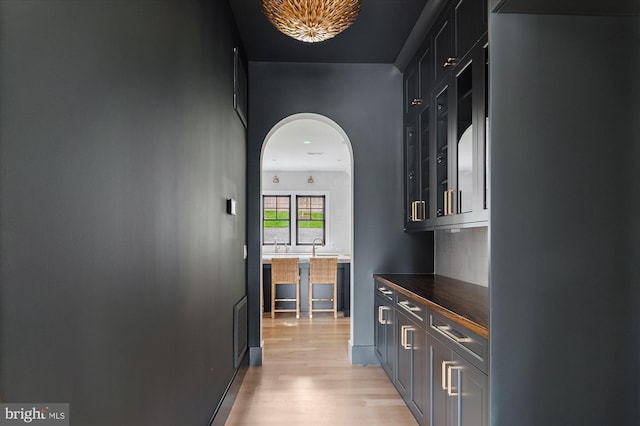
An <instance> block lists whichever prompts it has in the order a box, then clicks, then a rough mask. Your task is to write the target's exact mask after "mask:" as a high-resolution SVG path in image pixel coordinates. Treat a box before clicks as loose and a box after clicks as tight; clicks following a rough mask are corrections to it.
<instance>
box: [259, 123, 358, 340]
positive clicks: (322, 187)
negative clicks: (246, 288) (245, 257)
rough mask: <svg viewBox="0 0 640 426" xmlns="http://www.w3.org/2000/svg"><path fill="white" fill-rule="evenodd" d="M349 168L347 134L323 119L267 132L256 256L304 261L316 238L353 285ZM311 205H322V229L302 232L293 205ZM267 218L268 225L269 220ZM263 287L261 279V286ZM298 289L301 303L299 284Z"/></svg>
mask: <svg viewBox="0 0 640 426" xmlns="http://www.w3.org/2000/svg"><path fill="white" fill-rule="evenodd" d="M353 164H354V162H353V150H352V147H351V142H350V140H349V137H348V135H347V134H346V132H345V131H344V130H343V129H342V128H341V127H340V125H338V124H337V123H336V122H335V121H333V120H332V119H330V118H328V117H326V116H323V115H320V114H314V113H299V114H293V115H291V116H288V117H286V118H284V119H282V120H281V121H279V122H278V123H276V124H275V125H274V126H273V127H272V128H271V130H270V131H269V132H268V133H267V135H266V137H265V139H264V142H263V144H262V151H261V159H260V172H261V179H260V196H261V203H260V205H261V206H262V208H261V210H260V212H261V213H260V215H261V216H260V222H261V229H260V231H261V236H260V243H261V251H260V255H261V259H263V261H264V260H265V259H269V256H273V255H274V254H283V253H286V254H287V255H291V256H299V257H300V258H301V259H304V258H305V256H306V257H307V258H308V257H309V256H310V254H311V251H312V248H313V243H312V241H313V240H317V239H318V238H320V239H322V240H323V241H324V242H325V244H324V246H323V247H317V248H316V249H317V250H318V252H319V253H322V254H330V255H334V254H335V255H339V256H340V259H341V260H342V261H343V262H349V265H350V268H348V274H349V275H348V277H349V279H348V282H349V283H352V282H353V258H352V253H353V229H354V225H353ZM314 201H318V202H320V201H321V202H320V204H319V205H321V206H322V211H323V215H324V216H323V217H324V218H325V219H326V220H325V221H324V226H323V227H322V228H321V229H320V228H315V229H309V228H306V229H303V228H302V227H300V226H298V221H297V220H295V218H296V217H297V216H298V213H299V207H298V206H299V205H301V204H302V203H303V202H306V203H312V202H314ZM267 204H268V206H269V208H268V209H267V208H266V206H267ZM274 209H275V213H274ZM284 212H289V213H288V214H284ZM266 216H268V217H266ZM272 216H273V218H274V219H275V220H273V221H271V220H269V219H270V218H272ZM265 219H266V220H265ZM265 223H266V225H265ZM267 261H268V260H267ZM302 261H304V260H302ZM261 277H262V274H261ZM263 284H264V283H263V281H262V279H261V282H260V285H261V288H263ZM267 287H268V286H267ZM301 291H302V292H303V295H301V300H302V301H304V300H306V299H305V296H304V295H305V293H306V288H305V286H304V285H301ZM347 292H348V293H347V294H348V295H349V297H348V306H347V309H346V310H345V312H350V311H351V303H352V302H351V300H352V297H351V296H352V290H351V286H349V287H348V288H347ZM339 299H340V297H339ZM262 300H263V307H262V308H261V323H260V324H261V327H260V328H261V330H262V313H263V312H264V310H265V308H264V307H265V306H266V305H267V304H268V303H265V302H266V301H267V300H269V299H268V298H267V297H264V294H263V296H262ZM301 305H302V306H301V308H302V309H301V310H302V315H304V314H306V306H305V303H304V302H303V303H302V304H301ZM267 309H268V308H267ZM351 335H353V325H351Z"/></svg>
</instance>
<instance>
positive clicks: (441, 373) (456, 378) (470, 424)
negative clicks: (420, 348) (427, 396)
mask: <svg viewBox="0 0 640 426" xmlns="http://www.w3.org/2000/svg"><path fill="white" fill-rule="evenodd" d="M427 342H428V346H429V357H430V362H429V373H430V380H429V384H430V387H431V389H432V391H431V392H432V393H431V415H432V417H431V421H432V423H431V425H432V426H488V424H489V412H488V411H489V378H488V376H487V375H486V374H485V373H483V372H482V371H480V370H479V369H478V368H477V367H475V366H474V365H472V364H471V363H469V362H468V361H467V360H466V359H464V358H463V357H461V356H459V355H458V354H457V353H456V352H455V351H453V350H452V349H450V348H449V347H448V346H447V345H445V344H443V343H442V342H440V341H439V340H438V339H436V338H435V337H433V336H432V335H431V334H428V336H427Z"/></svg>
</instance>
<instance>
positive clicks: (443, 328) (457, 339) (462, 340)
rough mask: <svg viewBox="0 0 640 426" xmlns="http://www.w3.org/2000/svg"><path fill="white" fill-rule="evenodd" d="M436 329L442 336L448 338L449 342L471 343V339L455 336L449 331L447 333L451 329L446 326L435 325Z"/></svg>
mask: <svg viewBox="0 0 640 426" xmlns="http://www.w3.org/2000/svg"><path fill="white" fill-rule="evenodd" d="M436 329H437V330H438V331H439V332H441V333H442V334H444V335H445V336H447V337H448V338H450V339H451V340H453V341H454V342H457V343H467V342H471V341H472V339H471V337H467V336H464V335H463V336H462V337H458V336H456V335H455V334H453V333H452V332H451V331H449V330H451V327H449V326H448V325H436Z"/></svg>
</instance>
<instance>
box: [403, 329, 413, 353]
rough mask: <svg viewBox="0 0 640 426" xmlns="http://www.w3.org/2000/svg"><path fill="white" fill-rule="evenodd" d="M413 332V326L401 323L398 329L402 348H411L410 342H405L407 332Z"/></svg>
mask: <svg viewBox="0 0 640 426" xmlns="http://www.w3.org/2000/svg"><path fill="white" fill-rule="evenodd" d="M410 331H411V332H414V331H415V328H413V327H411V326H410V325H403V326H402V328H401V331H400V345H401V346H402V347H403V348H404V349H407V350H409V349H411V348H412V346H411V343H408V342H407V340H408V339H407V334H408V333H409V332H410Z"/></svg>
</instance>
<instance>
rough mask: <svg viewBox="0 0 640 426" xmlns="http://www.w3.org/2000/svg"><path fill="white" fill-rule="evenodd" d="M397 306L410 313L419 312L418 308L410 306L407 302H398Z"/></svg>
mask: <svg viewBox="0 0 640 426" xmlns="http://www.w3.org/2000/svg"><path fill="white" fill-rule="evenodd" d="M398 305H400V306H402V307H403V308H405V309H406V310H408V311H410V312H418V311H420V310H421V309H420V308H419V307H418V306H416V305H412V304H411V303H409V301H408V300H403V301H401V302H398Z"/></svg>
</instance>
